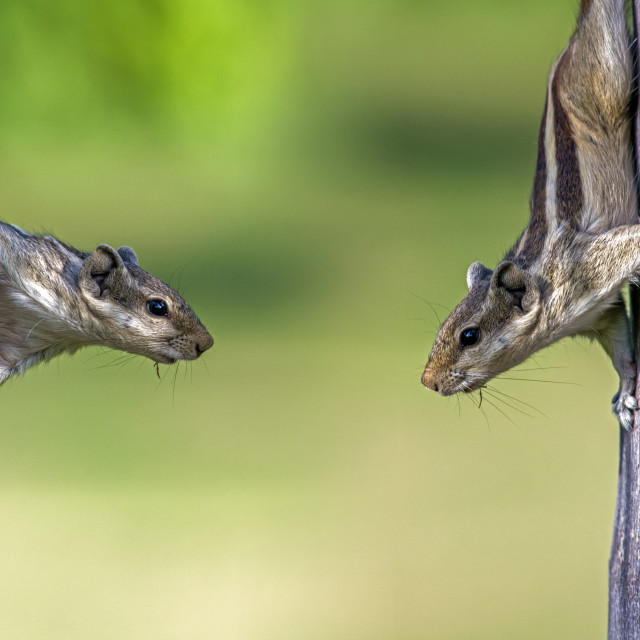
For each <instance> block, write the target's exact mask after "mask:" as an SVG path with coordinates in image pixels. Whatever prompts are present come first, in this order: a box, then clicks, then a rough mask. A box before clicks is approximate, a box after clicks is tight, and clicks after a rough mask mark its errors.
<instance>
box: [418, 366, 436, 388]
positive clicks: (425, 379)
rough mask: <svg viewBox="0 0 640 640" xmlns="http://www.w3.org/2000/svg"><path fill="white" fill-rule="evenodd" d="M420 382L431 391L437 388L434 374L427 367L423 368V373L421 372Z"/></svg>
mask: <svg viewBox="0 0 640 640" xmlns="http://www.w3.org/2000/svg"><path fill="white" fill-rule="evenodd" d="M422 384H423V385H424V386H425V387H427V389H431V390H433V391H437V390H438V383H437V382H436V380H435V376H434V375H433V373H432V372H431V371H429V368H428V367H427V368H426V369H425V370H424V373H423V374H422Z"/></svg>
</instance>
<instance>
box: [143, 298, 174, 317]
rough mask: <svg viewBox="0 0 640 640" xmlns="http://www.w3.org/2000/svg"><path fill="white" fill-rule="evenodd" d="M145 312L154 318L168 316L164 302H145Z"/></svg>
mask: <svg viewBox="0 0 640 640" xmlns="http://www.w3.org/2000/svg"><path fill="white" fill-rule="evenodd" d="M147 310H148V311H149V313H151V314H153V315H154V316H168V315H169V309H167V303H166V302H165V301H164V300H147Z"/></svg>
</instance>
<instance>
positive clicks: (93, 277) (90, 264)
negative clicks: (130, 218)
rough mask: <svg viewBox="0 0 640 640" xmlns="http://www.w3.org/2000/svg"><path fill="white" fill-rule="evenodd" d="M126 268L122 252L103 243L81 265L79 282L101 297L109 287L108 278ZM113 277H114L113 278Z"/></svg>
mask: <svg viewBox="0 0 640 640" xmlns="http://www.w3.org/2000/svg"><path fill="white" fill-rule="evenodd" d="M124 269H125V266H124V263H123V262H122V257H121V256H120V254H119V253H118V252H117V251H116V250H115V249H114V248H112V247H110V246H109V245H108V244H101V245H100V246H99V247H98V248H97V249H96V250H95V251H94V252H93V253H92V254H91V255H90V256H89V257H88V258H85V261H84V262H83V263H82V266H81V267H80V271H79V273H78V282H79V284H80V286H81V287H82V288H83V289H84V290H86V291H88V292H89V293H90V294H91V295H92V296H94V297H96V298H99V297H100V296H101V295H102V294H103V293H104V291H105V289H107V288H108V287H107V283H106V280H107V278H109V276H111V275H112V274H115V273H118V272H120V273H122V271H123V270H124ZM112 279H113V278H112Z"/></svg>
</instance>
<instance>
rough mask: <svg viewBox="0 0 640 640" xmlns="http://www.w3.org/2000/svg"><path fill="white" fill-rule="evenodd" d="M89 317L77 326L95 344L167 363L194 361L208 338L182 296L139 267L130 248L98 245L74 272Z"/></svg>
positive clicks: (203, 349) (209, 337)
mask: <svg viewBox="0 0 640 640" xmlns="http://www.w3.org/2000/svg"><path fill="white" fill-rule="evenodd" d="M78 285H79V289H80V293H81V296H82V298H83V300H84V302H85V304H86V309H87V311H88V314H89V318H83V324H88V325H89V326H90V331H91V333H92V334H94V335H96V336H97V337H98V338H99V339H100V343H101V344H105V345H106V346H109V347H112V348H114V349H120V350H121V351H127V352H129V353H135V354H138V355H142V356H146V357H147V358H151V359H152V360H154V361H155V362H160V363H163V364H173V363H174V362H175V361H176V360H195V359H196V358H198V357H200V355H201V354H202V353H203V352H205V351H206V350H207V349H209V348H210V347H211V346H212V345H213V338H212V337H211V336H210V335H209V332H208V331H207V330H206V329H205V328H204V326H203V325H202V323H201V322H200V320H199V319H198V317H197V316H196V314H195V313H194V312H193V311H192V310H191V308H190V307H189V305H188V304H187V303H186V302H185V301H184V300H183V299H182V297H181V296H180V295H179V294H178V293H177V292H176V291H174V290H173V289H172V288H171V287H169V286H168V285H166V284H165V283H164V282H162V281H161V280H159V279H158V278H156V277H154V276H152V275H151V274H149V273H147V272H146V271H143V270H142V269H141V268H140V266H139V264H138V257H137V256H136V254H135V252H134V250H133V249H131V248H130V247H120V249H118V250H117V251H116V250H115V249H113V248H112V247H110V246H109V245H106V244H102V245H100V246H99V247H98V248H97V249H96V250H95V251H94V252H93V253H92V254H91V255H89V256H87V257H86V258H85V259H84V261H83V262H82V264H81V266H80V270H79V272H78Z"/></svg>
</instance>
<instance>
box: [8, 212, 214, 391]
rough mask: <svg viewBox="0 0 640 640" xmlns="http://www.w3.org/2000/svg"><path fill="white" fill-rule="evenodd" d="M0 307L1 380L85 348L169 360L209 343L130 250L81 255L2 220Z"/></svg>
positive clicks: (187, 356)
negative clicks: (93, 347) (91, 347)
mask: <svg viewBox="0 0 640 640" xmlns="http://www.w3.org/2000/svg"><path fill="white" fill-rule="evenodd" d="M0 310H1V311H0V384H2V383H3V382H5V381H6V380H7V379H8V378H10V377H11V376H13V375H15V374H19V373H24V371H26V370H27V369H29V368H30V367H32V366H34V365H36V364H38V363H40V362H44V361H46V360H49V359H51V358H53V357H55V356H57V355H60V354H62V353H74V352H75V351H77V350H78V349H79V348H80V347H83V346H88V345H103V346H107V347H111V348H113V349H119V350H122V351H127V352H129V353H133V354H137V355H142V356H146V357H148V358H151V359H152V360H154V361H155V362H157V363H164V364H172V363H174V362H175V361H176V360H194V359H196V358H198V357H199V356H200V355H201V354H202V353H203V352H204V351H206V350H207V349H209V348H210V347H211V346H212V344H213V338H212V337H211V336H210V335H209V333H208V331H207V330H206V329H205V327H204V326H203V325H202V323H201V322H200V320H199V319H198V317H197V316H196V315H195V313H194V312H193V311H192V310H191V308H190V307H189V305H188V304H187V303H186V302H185V301H184V300H183V299H182V297H180V295H179V294H178V293H177V292H176V291H174V290H173V289H171V287H169V286H168V285H166V284H165V283H164V282H162V281H161V280H158V278H156V277H154V276H152V275H151V274H149V273H147V272H146V271H143V270H142V269H141V268H140V266H139V264H138V258H137V256H136V254H135V252H134V251H133V249H131V248H130V247H121V248H120V249H118V250H117V251H116V250H115V249H113V248H112V247H110V246H108V245H100V246H99V247H98V248H97V249H96V250H95V251H94V252H93V253H91V254H88V253H84V252H82V251H78V250H77V249H74V248H73V247H70V246H68V245H66V244H64V243H63V242H61V241H59V240H57V239H56V238H54V237H52V236H44V235H35V234H30V233H26V232H25V231H23V230H22V229H20V228H18V227H16V226H14V225H10V224H6V223H3V222H0Z"/></svg>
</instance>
